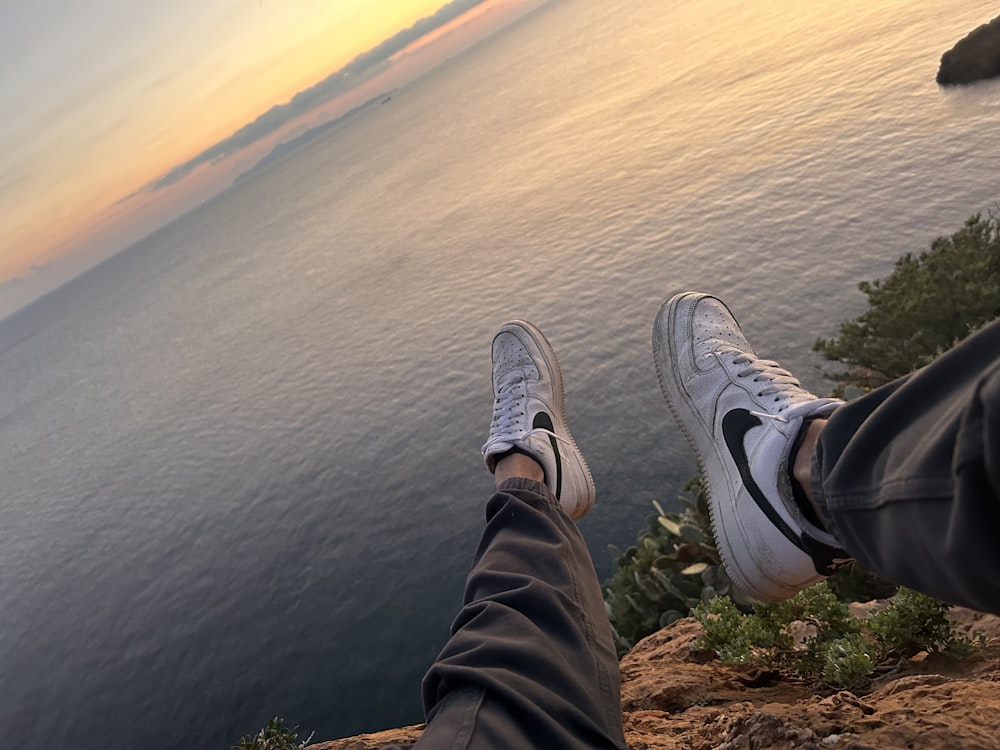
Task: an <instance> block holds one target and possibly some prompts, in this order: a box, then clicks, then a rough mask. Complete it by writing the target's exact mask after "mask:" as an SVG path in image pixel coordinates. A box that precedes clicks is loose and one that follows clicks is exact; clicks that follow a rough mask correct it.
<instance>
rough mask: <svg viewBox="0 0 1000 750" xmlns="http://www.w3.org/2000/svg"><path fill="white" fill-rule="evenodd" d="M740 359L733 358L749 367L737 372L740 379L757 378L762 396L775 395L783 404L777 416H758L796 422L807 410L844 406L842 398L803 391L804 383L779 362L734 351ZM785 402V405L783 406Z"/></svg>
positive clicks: (763, 413)
mask: <svg viewBox="0 0 1000 750" xmlns="http://www.w3.org/2000/svg"><path fill="white" fill-rule="evenodd" d="M732 353H733V354H735V355H736V356H735V357H734V358H733V364H734V365H746V367H744V368H743V369H742V370H739V371H737V373H736V377H738V378H748V377H751V376H752V377H753V382H754V383H760V384H761V387H760V390H758V391H757V396H758V397H764V396H774V402H775V403H781V406H779V407H778V409H777V413H774V414H771V413H768V412H758V411H751V412H750V413H751V414H753V415H754V416H757V417H767V418H768V419H776V420H778V421H781V422H788V421H791V420H792V419H794V418H795V417H797V416H798V415H799V413H800V412H803V411H810V412H811V411H814V410H817V409H820V408H821V407H823V406H826V405H828V404H840V403H842V402H841V401H840V399H836V398H817V397H816V396H814V395H813V394H811V393H809V392H808V391H806V390H805V389H803V388H802V384H801V383H800V382H799V381H798V379H797V378H796V377H795V376H794V375H792V373H790V372H789V371H788V370H786V369H784V368H783V367H782V366H781V365H779V364H778V363H777V362H775V361H773V360H770V359H757V358H756V357H754V356H753V355H750V354H747V353H746V352H743V351H739V350H732ZM782 402H784V403H782ZM795 407H799V408H795Z"/></svg>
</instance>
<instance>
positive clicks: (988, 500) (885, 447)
mask: <svg viewBox="0 0 1000 750" xmlns="http://www.w3.org/2000/svg"><path fill="white" fill-rule="evenodd" d="M812 489H813V497H814V498H815V499H816V500H817V502H818V504H819V506H820V508H821V510H822V512H823V517H824V519H825V520H826V522H827V525H828V527H829V530H830V532H831V533H832V534H833V535H834V536H835V537H836V538H837V539H838V540H839V541H840V543H841V544H842V545H843V546H844V548H845V549H846V550H847V551H848V552H850V553H851V554H852V555H854V556H855V557H856V558H857V559H858V561H859V562H860V563H861V564H862V565H864V566H865V567H866V568H868V569H869V570H871V571H873V572H875V573H877V574H878V575H879V576H881V577H883V578H885V579H887V580H889V581H892V582H893V583H898V584H902V585H904V586H909V587H911V588H914V589H919V590H920V591H923V592H925V593H928V594H931V595H933V596H936V597H939V598H941V599H944V600H946V601H949V602H953V603H955V604H962V605H965V606H968V607H972V608H974V609H979V610H983V611H986V612H994V613H997V614H1000V320H997V321H994V322H993V323H992V324H990V325H989V326H987V327H986V328H984V329H983V330H981V331H979V332H978V333H976V334H975V335H973V336H970V337H969V338H967V339H966V340H965V341H963V342H962V343H961V344H959V345H958V346H957V347H955V348H954V349H952V350H950V351H949V352H947V353H946V354H944V355H942V356H941V357H939V358H938V359H937V360H935V361H934V362H933V363H931V364H930V365H928V366H927V367H924V368H923V369H921V370H918V371H917V372H915V373H913V374H912V375H909V376H907V377H904V378H901V379H899V380H897V381H895V382H892V383H890V384H888V385H886V386H884V387H882V388H879V389H878V390H876V391H873V392H872V393H870V394H868V395H866V396H864V397H862V398H859V399H856V400H854V401H850V402H848V403H847V404H845V405H844V406H842V407H841V408H840V409H838V410H837V411H836V412H834V413H833V415H832V416H831V417H830V419H829V421H828V422H827V424H826V427H825V428H824V429H823V431H822V432H821V433H820V439H819V448H818V451H817V456H816V459H815V461H814V463H813V478H812Z"/></svg>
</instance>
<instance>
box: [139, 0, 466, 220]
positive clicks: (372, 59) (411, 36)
mask: <svg viewBox="0 0 1000 750" xmlns="http://www.w3.org/2000/svg"><path fill="white" fill-rule="evenodd" d="M482 2H483V0H453V2H450V3H448V4H447V5H445V6H444V7H442V8H441V9H440V10H438V11H437V12H436V13H434V14H433V15H431V16H427V17H426V18H422V19H420V20H419V21H417V22H416V23H415V24H413V25H412V26H411V27H410V28H408V29H404V30H403V31H400V32H399V33H398V34H395V35H394V36H391V37H390V38H388V39H386V40H385V41H384V42H382V43H380V44H378V45H377V46H375V47H373V48H372V49H370V50H368V51H367V52H362V53H361V54H360V55H358V56H357V57H355V58H354V59H353V60H351V61H350V62H349V63H347V65H345V66H344V67H343V68H341V69H340V70H338V71H337V72H335V73H333V74H331V75H330V76H328V77H326V78H324V79H323V80H322V81H320V82H319V83H317V84H316V85H314V86H310V87H309V88H307V89H304V90H302V91H300V92H299V93H297V94H296V95H295V96H293V97H292V98H291V99H290V100H289V101H288V102H286V103H285V104H276V105H275V106H273V107H271V109H269V110H268V111H267V112H265V113H264V114H262V115H260V116H259V117H258V118H257V119H255V120H254V121H252V122H250V123H247V124H246V125H244V126H243V127H242V128H240V129H239V130H237V131H236V132H235V133H233V134H232V135H231V136H229V137H228V138H224V139H223V140H221V141H219V142H218V143H216V144H215V145H213V146H210V147H209V148H207V149H205V150H204V151H202V152H201V153H200V154H198V155H197V156H195V157H194V158H193V159H190V160H189V161H186V162H184V163H183V164H178V165H177V166H176V167H174V168H173V169H171V170H170V171H169V172H167V173H166V174H164V175H162V176H161V177H158V178H157V179H155V180H153V181H152V182H150V183H149V184H148V185H146V186H144V187H142V188H141V189H140V190H138V191H137V193H144V192H152V191H156V190H160V189H162V188H165V187H168V186H170V185H173V184H174V183H175V182H177V181H179V180H181V179H183V178H184V177H186V176H187V175H189V174H190V173H191V172H193V171H194V170H195V169H197V168H198V167H200V166H202V165H203V164H209V163H212V162H217V161H219V160H221V159H224V158H226V157H227V156H229V155H230V154H233V153H235V152H237V151H239V150H240V149H241V148H243V147H245V146H248V145H250V144H251V143H254V142H255V141H257V140H259V139H260V138H263V137H264V136H266V135H269V134H270V133H273V132H274V131H276V130H278V129H279V128H280V127H281V126H282V125H284V124H285V123H287V122H289V121H290V120H293V119H295V118H296V117H298V116H299V115H301V114H304V113H306V112H308V111H310V110H311V109H313V108H314V107H316V106H318V105H319V104H322V103H323V102H326V101H329V100H330V99H333V98H334V97H336V96H338V95H340V94H343V93H344V92H346V91H348V90H350V89H351V88H352V87H353V86H355V85H356V84H357V83H358V82H359V81H358V79H359V78H360V77H361V76H363V75H366V74H369V73H371V72H373V71H374V70H375V69H377V67H378V66H380V65H383V64H384V63H386V61H387V60H389V58H390V57H392V56H393V55H394V54H396V53H397V52H399V51H400V50H403V49H405V48H406V47H407V46H408V45H410V44H412V43H413V42H414V41H416V40H417V39H419V38H420V37H422V36H424V35H425V34H427V33H429V32H431V31H433V30H434V29H436V28H438V27H439V26H442V25H444V24H446V23H448V22H449V21H451V20H453V19H455V18H457V17H458V16H460V15H461V14H462V13H465V12H466V11H468V10H470V9H472V8H474V7H476V6H477V5H479V4H481V3H482ZM137 193H132V194H131V195H128V196H126V197H125V198H123V199H122V200H120V201H119V203H124V202H125V201H127V200H128V199H129V198H132V197H134V196H135V195H136V194H137Z"/></svg>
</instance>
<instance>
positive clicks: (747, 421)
mask: <svg viewBox="0 0 1000 750" xmlns="http://www.w3.org/2000/svg"><path fill="white" fill-rule="evenodd" d="M653 359H654V361H655V363H656V374H657V377H658V378H659V381H660V389H661V390H662V391H663V395H664V396H665V397H666V399H667V403H668V404H669V405H670V409H671V411H672V412H673V415H674V418H675V419H676V420H677V422H678V424H679V425H680V427H681V430H682V431H683V432H684V434H685V435H686V436H687V438H688V441H689V442H690V443H691V445H692V447H693V448H694V450H695V453H696V454H697V456H698V465H699V468H700V469H701V472H702V475H703V477H704V479H705V481H706V487H707V492H708V497H709V509H710V511H711V516H712V528H713V531H714V532H715V540H716V546H717V547H718V549H719V553H720V555H721V556H722V561H723V563H724V565H725V567H726V570H727V571H728V572H729V575H730V577H731V578H732V579H733V580H734V581H735V582H736V583H737V584H739V585H740V586H741V587H742V588H744V589H745V590H746V591H747V593H749V594H750V595H751V596H753V597H754V598H756V599H760V600H763V601H781V600H783V599H787V598H788V597H790V596H792V595H794V594H795V593H796V592H798V591H800V590H802V589H804V588H806V587H807V586H810V585H811V584H813V583H816V582H817V581H819V580H821V579H822V578H824V577H825V576H827V575H830V574H831V573H832V572H833V571H834V570H836V569H837V568H838V567H841V566H842V565H843V564H845V563H846V562H848V561H849V560H850V556H849V555H848V554H847V553H846V552H844V550H842V549H840V545H839V543H838V542H837V540H836V539H834V538H833V536H831V535H830V534H829V533H827V532H826V531H824V530H822V529H819V528H817V527H816V526H815V525H813V524H812V523H810V522H809V521H808V520H807V519H806V518H805V517H804V516H803V515H802V512H801V511H800V510H799V507H798V505H797V504H796V502H795V500H794V498H793V495H792V486H791V477H790V475H789V454H790V453H791V450H792V446H793V445H794V444H795V441H796V438H797V436H798V434H799V430H800V429H801V427H802V425H803V422H804V420H805V419H807V418H809V417H824V416H827V415H829V414H830V413H831V412H833V411H834V410H835V409H836V408H837V407H838V406H839V405H840V404H841V403H843V402H842V401H840V400H838V399H832V398H817V397H816V396H814V395H812V394H811V393H808V392H806V391H805V390H803V389H802V387H801V386H800V384H799V381H798V380H796V379H795V378H794V377H792V375H791V373H789V372H788V371H787V370H783V369H781V368H780V367H779V366H778V364H777V363H776V362H771V361H769V360H763V359H758V358H757V355H756V354H755V353H754V351H753V349H752V348H751V347H750V344H749V343H748V342H747V340H746V339H745V338H744V337H743V332H742V331H741V330H740V327H739V324H738V323H737V322H736V320H735V319H734V318H733V315H732V313H731V312H729V309H728V308H727V307H726V306H725V305H724V304H723V303H722V302H721V301H720V300H718V299H716V298H715V297H711V296H709V295H707V294H698V293H694V292H687V293H684V294H679V295H677V296H676V297H674V298H673V299H670V300H668V301H667V302H666V303H665V304H664V305H663V307H662V308H661V309H660V313H659V315H658V316H657V318H656V321H655V322H654V324H653Z"/></svg>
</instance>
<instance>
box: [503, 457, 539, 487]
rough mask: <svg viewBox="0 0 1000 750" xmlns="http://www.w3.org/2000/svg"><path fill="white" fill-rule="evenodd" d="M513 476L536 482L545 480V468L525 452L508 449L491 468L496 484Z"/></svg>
mask: <svg viewBox="0 0 1000 750" xmlns="http://www.w3.org/2000/svg"><path fill="white" fill-rule="evenodd" d="M514 477H520V478H523V479H531V480H533V481H536V482H544V481H545V470H544V469H543V468H542V465H541V464H540V463H539V462H538V461H536V460H535V459H534V458H532V457H531V456H529V455H528V454H527V453H523V452H521V451H517V450H514V451H509V452H508V453H505V454H504V455H503V456H501V457H500V458H499V459H498V460H497V462H496V466H495V467H494V469H493V478H494V480H495V481H496V486H497V487H499V486H500V485H501V484H502V483H503V482H505V481H507V480H508V479H512V478H514Z"/></svg>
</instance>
